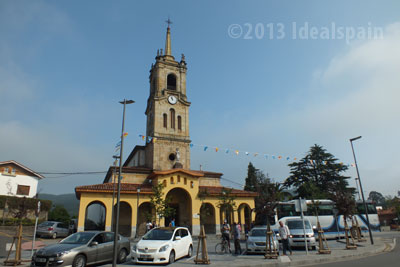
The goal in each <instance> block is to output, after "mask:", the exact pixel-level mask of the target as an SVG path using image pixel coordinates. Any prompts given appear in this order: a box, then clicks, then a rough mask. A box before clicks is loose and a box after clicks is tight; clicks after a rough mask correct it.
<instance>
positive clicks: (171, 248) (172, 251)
mask: <svg viewBox="0 0 400 267" xmlns="http://www.w3.org/2000/svg"><path fill="white" fill-rule="evenodd" d="M192 254H193V241H192V236H191V235H190V232H189V230H188V229H187V228H186V227H161V228H154V229H152V230H151V231H149V232H147V233H146V234H145V235H144V236H143V237H142V238H141V239H140V240H139V242H138V243H137V244H136V245H133V246H132V254H131V255H132V260H133V262H135V263H150V264H155V263H173V262H174V261H175V260H177V259H179V258H182V257H185V256H186V257H191V256H192Z"/></svg>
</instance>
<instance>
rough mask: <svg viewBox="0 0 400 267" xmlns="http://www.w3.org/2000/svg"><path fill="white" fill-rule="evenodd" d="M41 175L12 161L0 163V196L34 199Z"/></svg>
mask: <svg viewBox="0 0 400 267" xmlns="http://www.w3.org/2000/svg"><path fill="white" fill-rule="evenodd" d="M42 178H44V177H43V176H42V175H40V174H38V173H36V172H34V171H32V170H31V169H29V168H27V167H25V166H24V165H22V164H20V163H18V162H16V161H14V160H9V161H2V162H0V195H6V196H17V197H30V198H32V197H35V196H36V193H37V186H38V182H39V180H40V179H42Z"/></svg>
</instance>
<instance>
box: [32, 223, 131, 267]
mask: <svg viewBox="0 0 400 267" xmlns="http://www.w3.org/2000/svg"><path fill="white" fill-rule="evenodd" d="M113 241H114V233H113V232H104V231H90V232H78V233H75V234H72V235H70V236H69V237H67V238H65V239H63V240H61V242H59V243H57V244H53V245H49V246H46V247H44V248H41V249H39V250H38V251H36V253H35V254H34V255H33V257H32V261H31V266H32V267H34V266H72V267H84V266H86V265H87V264H94V263H102V262H109V261H112V259H113V245H114V242H113ZM129 251H130V241H129V239H127V238H125V237H122V236H119V237H118V247H117V252H118V257H117V261H118V263H123V262H125V261H126V258H127V256H128V254H129Z"/></svg>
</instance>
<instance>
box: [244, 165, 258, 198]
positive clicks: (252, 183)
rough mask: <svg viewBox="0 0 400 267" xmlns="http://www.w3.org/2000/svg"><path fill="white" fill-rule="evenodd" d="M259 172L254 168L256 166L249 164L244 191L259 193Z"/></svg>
mask: <svg viewBox="0 0 400 267" xmlns="http://www.w3.org/2000/svg"><path fill="white" fill-rule="evenodd" d="M257 172H258V170H257V169H256V168H255V167H254V165H253V164H252V163H251V162H249V166H248V167H247V177H246V184H245V186H244V190H246V191H252V192H256V191H257V184H258V177H257Z"/></svg>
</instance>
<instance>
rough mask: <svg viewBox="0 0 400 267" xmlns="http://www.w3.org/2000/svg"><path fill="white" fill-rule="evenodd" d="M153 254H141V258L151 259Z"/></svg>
mask: <svg viewBox="0 0 400 267" xmlns="http://www.w3.org/2000/svg"><path fill="white" fill-rule="evenodd" d="M150 257H151V255H146V254H140V258H142V259H150Z"/></svg>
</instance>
